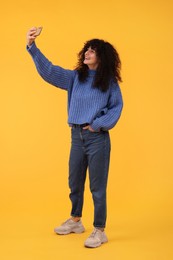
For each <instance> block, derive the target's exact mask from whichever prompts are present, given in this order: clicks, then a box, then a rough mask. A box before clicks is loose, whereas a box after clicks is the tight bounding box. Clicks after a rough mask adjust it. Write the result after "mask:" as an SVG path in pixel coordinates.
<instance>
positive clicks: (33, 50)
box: [26, 42, 37, 56]
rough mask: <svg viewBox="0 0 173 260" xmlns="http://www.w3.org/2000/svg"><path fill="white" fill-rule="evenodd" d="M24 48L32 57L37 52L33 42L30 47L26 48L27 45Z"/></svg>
mask: <svg viewBox="0 0 173 260" xmlns="http://www.w3.org/2000/svg"><path fill="white" fill-rule="evenodd" d="M26 48H27V50H28V52H29V53H30V54H31V55H32V56H34V55H35V54H36V52H37V47H36V44H35V42H33V43H32V45H31V46H28V45H27V47H26Z"/></svg>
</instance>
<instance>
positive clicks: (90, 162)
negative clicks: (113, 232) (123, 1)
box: [69, 127, 110, 228]
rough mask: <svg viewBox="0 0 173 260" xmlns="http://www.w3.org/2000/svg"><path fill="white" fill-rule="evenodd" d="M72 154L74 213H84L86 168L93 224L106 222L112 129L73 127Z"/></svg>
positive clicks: (70, 176) (70, 174)
mask: <svg viewBox="0 0 173 260" xmlns="http://www.w3.org/2000/svg"><path fill="white" fill-rule="evenodd" d="M71 131H72V144H71V152H70V158H69V187H70V190H71V193H70V196H69V197H70V199H71V202H72V210H71V216H73V217H81V216H82V208H83V196H84V186H85V180H86V171H87V168H88V171H89V183H90V191H91V193H92V198H93V202H94V222H93V225H94V227H100V228H104V227H105V225H106V214H107V207H106V187H107V179H108V169H109V160H110V137H109V132H106V131H100V132H91V131H89V130H84V129H83V128H81V127H72V129H71Z"/></svg>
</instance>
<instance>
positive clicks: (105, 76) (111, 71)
mask: <svg viewBox="0 0 173 260" xmlns="http://www.w3.org/2000/svg"><path fill="white" fill-rule="evenodd" d="M89 47H90V48H91V49H93V50H95V51H96V55H97V57H98V59H99V64H98V67H97V69H96V75H95V79H94V82H93V87H96V88H99V89H100V90H101V91H106V90H107V89H108V88H109V84H110V80H111V79H113V80H114V82H116V83H117V82H118V81H119V82H121V81H122V79H121V76H120V69H121V61H120V58H119V55H118V52H117V51H116V49H115V48H114V47H113V46H112V45H111V44H110V43H109V42H106V41H104V40H100V39H92V40H89V41H87V42H86V43H85V44H84V47H83V49H82V50H81V51H80V52H79V53H78V63H77V65H76V67H75V69H76V70H77V71H78V75H79V80H80V81H81V82H84V81H85V80H86V78H87V76H88V70H89V68H88V66H87V65H86V64H84V63H83V61H84V59H85V52H86V51H87V50H88V48H89Z"/></svg>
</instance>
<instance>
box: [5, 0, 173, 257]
mask: <svg viewBox="0 0 173 260" xmlns="http://www.w3.org/2000/svg"><path fill="white" fill-rule="evenodd" d="M172 13H173V2H172V1H169V0H167V1H163V0H158V1H155V0H154V1H148V0H145V1H144V0H141V1H140V2H139V1H136V0H132V1H127V0H122V1H116V0H115V1H113V0H112V1H111V0H108V1H102V0H95V1H91V0H88V1H87V2H83V1H79V0H74V1H69V0H64V1H59V0H56V1H55V0H50V1H48V2H44V1H40V0H38V1H33V0H30V1H29V2H24V1H20V0H16V1H8V0H7V1H6V2H3V3H1V9H0V19H1V47H0V57H1V77H0V120H1V124H0V176H1V181H0V216H1V221H0V257H1V259H2V260H6V259H18V260H20V259H22V260H28V259H32V260H39V259H42V260H44V259H55V258H58V257H59V259H69V258H70V259H81V258H83V259H88V257H89V258H90V259H105V258H107V259H108V258H109V259H118V260H123V259H125V260H127V259H128V260H130V259H133V260H139V259H140V260H142V259H147V260H148V259H152V260H158V259H165V260H167V259H172V258H173V252H172V250H171V246H172V242H173V241H172V239H173V221H172V219H173V210H172V208H173V207H172V206H173V205H172V201H173V189H172V181H173V176H172V173H173V164H172V147H173V134H172V133H173V116H172V111H173V105H172V104H173V102H172V97H173V88H172V86H173V80H172V68H173V64H172V60H173V52H172V46H173V41H172V40H173V35H172V31H173V26H172V25H173V16H172ZM40 25H41V26H43V31H42V34H41V35H40V37H39V38H38V39H37V45H38V47H39V48H40V49H41V50H42V52H43V53H44V54H45V55H46V56H47V57H48V58H49V59H50V60H51V61H52V62H53V63H54V64H58V65H60V66H62V67H64V68H69V69H73V68H74V65H75V64H76V61H77V53H78V52H79V51H80V49H81V48H82V47H83V43H84V42H85V41H86V40H89V39H91V38H95V37H96V38H102V39H105V40H107V41H109V42H111V43H112V44H113V45H114V46H115V47H116V48H117V50H118V52H119V54H120V57H121V60H122V78H123V83H122V84H121V89H122V94H123V98H124V110H123V113H122V117H121V119H120V121H119V122H118V124H117V126H116V127H115V128H114V129H113V130H111V131H110V134H111V139H112V154H111V166H110V175H109V183H108V221H107V230H106V232H107V235H108V237H109V243H108V244H105V245H103V246H102V247H100V248H99V249H96V250H92V251H91V250H87V249H85V248H84V247H83V242H84V240H85V239H86V238H87V236H88V235H89V234H90V232H91V231H92V221H93V205H92V199H91V194H90V192H89V187H88V180H87V183H86V193H85V205H84V212H83V222H84V225H85V227H86V233H84V234H81V235H80V236H79V235H77V236H75V235H70V236H64V237H61V236H55V235H54V234H53V228H54V226H56V225H59V224H60V223H61V222H62V221H64V220H65V219H66V218H67V217H69V212H70V201H69V199H68V194H69V189H68V180H67V179H68V156H69V149H70V129H69V127H68V125H67V106H66V104H67V97H66V92H65V91H62V90H59V89H57V88H55V87H52V86H50V85H49V84H48V83H46V82H44V81H43V80H42V79H41V78H40V77H39V75H38V74H37V72H36V69H35V67H34V65H33V62H32V59H31V57H30V56H29V54H28V53H27V51H26V49H25V48H26V47H25V45H26V32H27V31H28V29H29V28H30V27H32V26H40Z"/></svg>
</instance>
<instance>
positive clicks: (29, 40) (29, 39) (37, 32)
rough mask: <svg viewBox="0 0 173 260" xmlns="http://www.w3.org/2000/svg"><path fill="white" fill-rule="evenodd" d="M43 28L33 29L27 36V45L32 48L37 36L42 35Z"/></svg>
mask: <svg viewBox="0 0 173 260" xmlns="http://www.w3.org/2000/svg"><path fill="white" fill-rule="evenodd" d="M42 29H43V27H32V28H31V29H30V30H29V31H28V32H27V35H26V38H27V45H28V46H30V45H31V44H32V43H33V42H34V41H35V39H36V37H37V36H39V35H40V33H41V31H42Z"/></svg>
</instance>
